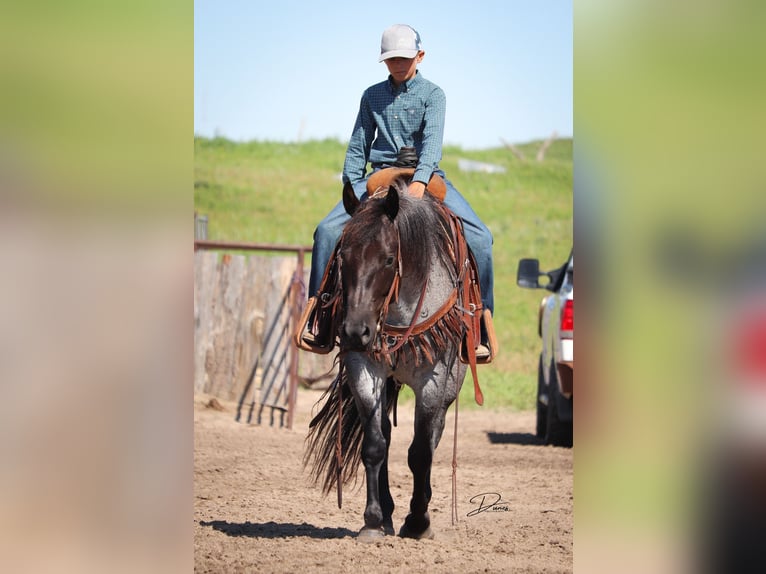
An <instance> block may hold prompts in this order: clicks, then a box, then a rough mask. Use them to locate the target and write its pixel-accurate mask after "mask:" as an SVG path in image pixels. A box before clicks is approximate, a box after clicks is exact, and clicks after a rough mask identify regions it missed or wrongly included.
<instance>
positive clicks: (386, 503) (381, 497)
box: [349, 368, 394, 541]
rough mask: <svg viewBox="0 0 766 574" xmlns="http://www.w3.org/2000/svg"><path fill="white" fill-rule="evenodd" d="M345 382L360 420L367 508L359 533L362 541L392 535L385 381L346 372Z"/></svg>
mask: <svg viewBox="0 0 766 574" xmlns="http://www.w3.org/2000/svg"><path fill="white" fill-rule="evenodd" d="M349 375H350V376H349V379H350V380H352V381H354V383H353V384H352V389H353V391H354V398H355V400H356V405H357V409H358V411H359V415H360V417H361V420H362V428H363V429H364V437H363V439H362V463H363V464H364V469H365V476H366V482H367V504H366V506H365V510H364V526H363V527H362V529H361V530H360V531H359V539H360V540H362V541H369V540H375V539H377V538H380V537H382V536H385V535H386V534H394V527H393V521H392V518H391V517H392V515H393V511H394V501H393V499H392V497H391V493H390V490H389V484H388V446H389V444H390V442H391V423H390V421H389V418H388V414H387V412H386V384H385V383H386V379H385V377H382V376H380V374H379V373H375V372H373V371H371V370H370V369H368V368H358V369H354V368H350V369H349Z"/></svg>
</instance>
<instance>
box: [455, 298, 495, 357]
mask: <svg viewBox="0 0 766 574" xmlns="http://www.w3.org/2000/svg"><path fill="white" fill-rule="evenodd" d="M479 322H480V329H481V342H480V343H479V344H478V345H477V346H476V348H475V351H476V364H477V365H488V364H489V363H491V362H492V361H493V360H494V358H495V355H497V350H498V345H497V337H496V336H495V325H494V323H493V322H492V311H490V310H489V309H484V311H483V312H482V314H481V317H480V319H479ZM466 339H467V334H466V336H465V337H464V338H463V343H462V346H461V352H460V354H461V358H460V359H461V361H462V362H463V363H466V364H467V363H468V352H467V351H466V348H465V346H466V345H467V344H469V343H468V341H466Z"/></svg>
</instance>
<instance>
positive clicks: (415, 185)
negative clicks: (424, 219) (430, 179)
mask: <svg viewBox="0 0 766 574" xmlns="http://www.w3.org/2000/svg"><path fill="white" fill-rule="evenodd" d="M407 189H408V191H409V192H410V195H411V196H413V197H417V198H421V197H423V192H424V191H425V190H426V184H425V183H423V182H422V181H413V182H412V183H411V184H410V185H409V187H408V188H407Z"/></svg>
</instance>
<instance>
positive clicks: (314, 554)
mask: <svg viewBox="0 0 766 574" xmlns="http://www.w3.org/2000/svg"><path fill="white" fill-rule="evenodd" d="M469 382H470V381H469ZM320 394H321V393H320V392H319V391H310V390H305V389H301V390H300V392H299V394H298V405H297V412H296V415H295V422H294V428H293V430H286V429H285V428H282V429H279V428H272V427H269V426H265V425H264V426H256V425H247V424H243V423H238V422H235V420H234V417H235V413H236V405H235V404H234V403H225V402H223V401H221V403H220V404H221V405H222V407H223V409H224V410H217V409H214V408H210V407H209V406H207V404H208V399H209V397H205V396H197V397H195V408H194V440H195V446H194V490H195V493H194V494H195V501H194V522H195V526H194V559H195V571H196V572H222V573H223V572H225V573H228V572H264V573H271V572H280V573H291V574H296V573H309V572H312V573H313V572H337V573H354V574H358V573H361V572H364V573H367V572H408V573H409V572H434V573H439V572H467V573H468V572H571V571H572V525H573V499H572V475H573V473H572V463H573V454H574V453H573V449H566V448H558V447H551V446H542V445H540V443H539V441H538V440H537V439H536V438H535V436H534V434H533V433H534V425H535V416H534V413H532V412H521V413H515V412H501V411H492V410H489V409H486V408H484V407H483V408H481V409H475V410H468V409H466V408H462V409H461V410H460V414H459V424H460V428H459V436H458V474H457V494H458V511H459V522H458V523H457V524H456V525H454V526H452V525H451V512H450V507H451V499H452V498H451V497H452V491H451V460H452V438H453V425H454V418H453V417H454V410H453V409H450V412H449V413H448V415H447V424H446V428H445V431H444V435H443V437H442V442H441V444H440V445H439V448H438V449H437V451H436V455H435V460H434V467H433V471H432V486H433V499H432V501H431V507H430V512H431V523H432V524H431V526H432V528H433V530H434V532H435V534H436V537H435V539H434V540H428V541H416V540H409V539H401V538H399V537H386V538H385V539H383V540H382V541H380V542H376V543H373V544H362V543H359V542H357V541H356V540H355V535H356V532H357V531H358V530H359V528H361V526H362V524H363V518H362V512H363V511H364V502H365V493H364V476H363V474H364V472H363V468H362V467H360V472H359V481H358V482H357V484H356V486H354V485H348V486H346V487H345V488H344V491H343V508H342V509H338V506H337V500H336V497H335V493H334V492H333V493H332V494H331V495H330V496H327V497H323V496H322V494H321V491H320V490H319V489H318V488H316V487H314V486H313V485H312V484H310V483H309V481H308V473H307V471H304V470H303V468H302V457H303V449H304V438H305V436H306V431H307V428H308V421H309V419H310V414H311V410H312V407H313V405H314V403H315V402H316V400H317V399H318V398H319V396H320ZM412 421H413V409H412V406H409V407H408V406H407V405H401V404H400V405H399V409H398V422H399V425H398V427H396V428H394V429H393V436H392V440H391V451H390V476H391V491H392V494H393V497H394V501H395V503H396V510H395V511H394V528H395V529H397V531H398V529H399V527H400V526H401V524H402V522H403V520H404V517H405V515H406V513H407V509H408V507H409V497H410V488H411V486H410V485H411V475H410V471H409V468H408V467H407V448H408V447H409V443H410V440H411V438H412ZM492 493H496V496H495V494H492ZM482 494H486V496H485V497H484V501H485V503H484V506H491V501H493V500H497V497H500V500H498V502H497V503H496V504H495V505H494V506H492V507H491V508H489V509H487V510H486V511H483V512H476V511H477V509H479V503H478V502H477V499H476V498H475V497H477V495H482ZM472 499H473V501H472Z"/></svg>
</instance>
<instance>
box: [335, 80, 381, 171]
mask: <svg viewBox="0 0 766 574" xmlns="http://www.w3.org/2000/svg"><path fill="white" fill-rule="evenodd" d="M374 138H375V118H374V117H373V114H372V109H371V107H370V103H369V100H368V98H367V92H365V93H364V94H362V100H361V102H360V103H359V113H358V114H357V116H356V122H355V123H354V131H353V132H352V133H351V139H350V140H349V142H348V148H347V149H346V160H345V161H344V163H343V183H351V184H354V183H356V182H358V181H361V180H362V179H364V176H365V175H366V171H367V169H366V168H367V161H368V159H369V157H370V148H371V147H372V140H373V139H374Z"/></svg>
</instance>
